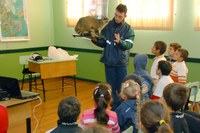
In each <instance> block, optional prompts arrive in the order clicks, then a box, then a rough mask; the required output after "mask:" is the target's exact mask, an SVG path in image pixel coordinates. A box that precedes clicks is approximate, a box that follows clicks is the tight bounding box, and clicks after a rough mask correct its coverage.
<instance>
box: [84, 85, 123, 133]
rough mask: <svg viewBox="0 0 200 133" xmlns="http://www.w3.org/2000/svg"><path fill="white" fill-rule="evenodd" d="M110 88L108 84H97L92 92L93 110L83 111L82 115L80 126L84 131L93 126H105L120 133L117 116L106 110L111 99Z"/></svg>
mask: <svg viewBox="0 0 200 133" xmlns="http://www.w3.org/2000/svg"><path fill="white" fill-rule="evenodd" d="M111 90H112V89H111V86H110V85H109V84H108V83H99V84H98V85H97V86H96V87H95V89H94V91H93V98H94V102H95V108H92V109H88V110H85V111H84V112H83V114H82V118H81V121H80V126H81V127H83V128H84V129H85V128H87V127H90V126H93V125H94V124H100V125H103V126H106V127H107V128H108V129H109V130H110V131H112V132H114V133H119V132H120V127H119V125H118V119H117V114H116V113H115V112H114V111H111V110H109V109H107V108H108V105H109V104H110V102H111V99H112V92H111Z"/></svg>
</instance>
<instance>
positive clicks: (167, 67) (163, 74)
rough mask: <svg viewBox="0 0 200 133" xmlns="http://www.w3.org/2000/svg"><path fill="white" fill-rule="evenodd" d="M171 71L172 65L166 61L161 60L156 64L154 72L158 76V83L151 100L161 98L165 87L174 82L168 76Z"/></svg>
mask: <svg viewBox="0 0 200 133" xmlns="http://www.w3.org/2000/svg"><path fill="white" fill-rule="evenodd" d="M171 70H172V65H171V64H170V63H169V62H168V61H164V60H161V61H159V62H158V67H157V70H156V72H157V74H158V75H159V81H158V84H157V86H156V89H155V91H154V92H153V95H152V97H151V99H154V100H155V99H159V98H160V97H162V94H163V90H164V88H165V86H167V85H168V84H170V83H173V82H174V81H173V80H172V78H171V77H170V76H169V74H170V72H171Z"/></svg>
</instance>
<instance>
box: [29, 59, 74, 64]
mask: <svg viewBox="0 0 200 133" xmlns="http://www.w3.org/2000/svg"><path fill="white" fill-rule="evenodd" d="M76 60H78V59H63V60H52V59H45V60H39V61H34V60H31V59H28V61H29V62H33V63H36V64H45V63H55V62H65V61H76Z"/></svg>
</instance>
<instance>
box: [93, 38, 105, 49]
mask: <svg viewBox="0 0 200 133" xmlns="http://www.w3.org/2000/svg"><path fill="white" fill-rule="evenodd" d="M91 41H92V43H94V44H95V45H96V46H98V47H101V48H104V47H105V46H106V40H105V39H103V38H100V39H99V38H96V37H95V38H91Z"/></svg>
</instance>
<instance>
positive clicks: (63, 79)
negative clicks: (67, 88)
mask: <svg viewBox="0 0 200 133" xmlns="http://www.w3.org/2000/svg"><path fill="white" fill-rule="evenodd" d="M64 81H65V77H62V92H63V91H64Z"/></svg>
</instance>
